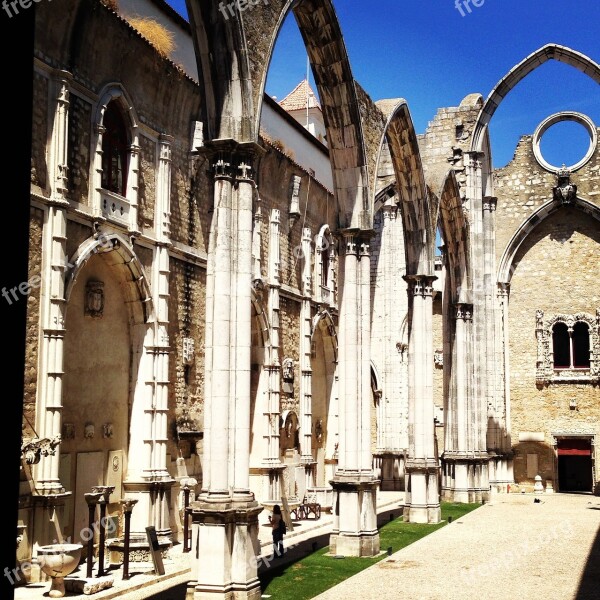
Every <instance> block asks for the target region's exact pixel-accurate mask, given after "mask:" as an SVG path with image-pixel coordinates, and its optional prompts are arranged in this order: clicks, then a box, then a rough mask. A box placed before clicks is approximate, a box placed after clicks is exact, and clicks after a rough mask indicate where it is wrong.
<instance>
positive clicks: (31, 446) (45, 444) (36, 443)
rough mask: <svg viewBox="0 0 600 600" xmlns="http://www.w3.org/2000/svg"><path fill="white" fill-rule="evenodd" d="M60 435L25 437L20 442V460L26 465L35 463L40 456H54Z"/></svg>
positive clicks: (38, 460)
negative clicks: (40, 437)
mask: <svg viewBox="0 0 600 600" xmlns="http://www.w3.org/2000/svg"><path fill="white" fill-rule="evenodd" d="M60 440H61V437H60V435H57V436H54V437H52V438H43V439H41V440H40V439H38V438H35V439H25V440H23V442H22V444H21V460H24V461H25V462H26V463H27V464H28V465H37V464H38V463H39V462H40V460H41V459H42V456H54V455H55V454H56V448H57V447H58V445H59V444H60Z"/></svg>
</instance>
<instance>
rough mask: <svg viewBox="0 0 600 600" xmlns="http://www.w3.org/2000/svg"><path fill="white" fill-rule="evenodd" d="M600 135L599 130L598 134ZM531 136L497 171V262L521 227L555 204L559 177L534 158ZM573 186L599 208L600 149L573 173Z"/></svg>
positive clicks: (520, 144) (581, 195)
mask: <svg viewBox="0 0 600 600" xmlns="http://www.w3.org/2000/svg"><path fill="white" fill-rule="evenodd" d="M598 131H599V132H600V130H598ZM531 140H532V136H531V135H526V136H523V137H522V138H521V139H520V140H519V143H518V145H517V147H516V150H515V154H514V158H513V160H512V161H511V162H510V163H508V165H506V166H505V167H503V168H502V169H496V170H495V171H494V194H495V195H496V196H497V197H498V206H497V209H496V260H497V261H500V258H501V257H502V254H503V253H504V251H505V249H506V247H507V246H508V243H509V242H510V240H511V238H512V236H513V235H514V234H515V232H516V230H517V229H518V227H519V226H520V225H521V224H522V223H523V221H525V219H527V218H528V217H529V216H530V215H531V213H533V212H534V211H535V210H536V209H538V208H539V207H540V206H541V205H542V204H545V203H546V202H548V201H549V200H552V188H553V187H555V186H556V183H557V181H556V176H555V175H553V174H552V173H549V172H548V171H545V170H544V169H542V167H541V166H540V165H539V164H538V162H537V161H536V160H535V157H534V155H533V146H532V143H531ZM571 182H572V183H574V184H575V185H577V195H578V196H579V197H580V198H584V199H585V200H587V201H589V202H592V203H594V204H596V205H597V206H600V148H596V151H595V152H594V154H593V156H592V158H591V159H590V161H589V162H588V163H587V164H586V165H585V166H584V167H583V168H581V169H580V170H579V171H577V172H576V173H573V174H572V176H571Z"/></svg>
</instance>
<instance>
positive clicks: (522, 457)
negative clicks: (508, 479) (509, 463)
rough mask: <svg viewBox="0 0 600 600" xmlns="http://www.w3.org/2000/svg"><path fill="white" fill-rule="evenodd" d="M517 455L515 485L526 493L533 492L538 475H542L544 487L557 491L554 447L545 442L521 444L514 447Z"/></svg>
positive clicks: (515, 460)
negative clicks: (550, 487)
mask: <svg viewBox="0 0 600 600" xmlns="http://www.w3.org/2000/svg"><path fill="white" fill-rule="evenodd" d="M513 450H514V453H515V458H514V474H515V483H516V484H517V486H518V487H520V488H521V489H522V490H524V491H529V492H530V491H533V486H534V484H535V477H536V475H540V477H541V478H542V483H543V485H544V487H545V488H546V487H548V485H551V486H552V487H553V489H554V490H556V489H557V487H556V483H557V482H556V481H554V478H555V464H556V462H555V461H556V455H555V452H554V447H553V446H551V445H550V444H546V443H545V442H533V441H531V442H520V443H519V444H516V445H515V446H513Z"/></svg>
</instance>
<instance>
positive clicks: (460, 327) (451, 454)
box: [443, 303, 481, 503]
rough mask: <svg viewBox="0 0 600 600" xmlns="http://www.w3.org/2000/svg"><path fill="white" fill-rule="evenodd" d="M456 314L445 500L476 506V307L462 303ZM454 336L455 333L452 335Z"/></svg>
mask: <svg viewBox="0 0 600 600" xmlns="http://www.w3.org/2000/svg"><path fill="white" fill-rule="evenodd" d="M450 311H451V312H452V314H453V324H454V327H453V328H452V329H453V334H454V342H453V344H452V358H451V369H452V371H451V375H450V377H451V381H450V386H449V394H448V396H449V398H448V405H447V413H446V430H445V444H444V445H445V452H444V456H443V459H444V467H443V468H444V487H443V496H444V498H445V499H446V500H448V501H450V502H463V503H467V502H475V501H476V500H477V498H478V496H479V495H480V490H479V481H475V474H476V471H477V469H479V467H480V464H481V463H480V456H479V449H480V445H479V443H478V441H479V439H480V435H481V433H480V431H481V427H480V426H477V423H478V422H480V420H481V414H480V413H478V411H477V407H476V405H475V402H474V398H473V387H472V382H473V363H472V356H471V347H472V344H471V337H472V321H473V306H472V305H470V304H464V303H459V304H456V305H454V306H453V307H450ZM450 336H452V331H451V332H450Z"/></svg>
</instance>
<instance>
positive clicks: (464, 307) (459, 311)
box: [454, 302, 473, 321]
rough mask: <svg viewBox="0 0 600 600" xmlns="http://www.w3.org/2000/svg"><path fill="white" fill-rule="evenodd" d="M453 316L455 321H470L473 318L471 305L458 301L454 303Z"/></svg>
mask: <svg viewBox="0 0 600 600" xmlns="http://www.w3.org/2000/svg"><path fill="white" fill-rule="evenodd" d="M454 318H455V319H456V320H457V321H459V320H460V321H472V320H473V305H472V304H465V303H464V302H458V303H457V304H455V305H454Z"/></svg>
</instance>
